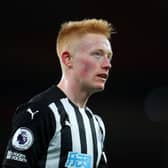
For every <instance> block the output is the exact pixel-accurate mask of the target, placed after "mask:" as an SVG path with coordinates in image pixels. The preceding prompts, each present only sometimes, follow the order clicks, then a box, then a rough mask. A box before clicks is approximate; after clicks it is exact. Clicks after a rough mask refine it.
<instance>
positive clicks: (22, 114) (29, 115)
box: [3, 105, 55, 168]
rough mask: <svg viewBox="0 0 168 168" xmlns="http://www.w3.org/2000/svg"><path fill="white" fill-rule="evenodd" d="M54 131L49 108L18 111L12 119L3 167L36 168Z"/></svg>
mask: <svg viewBox="0 0 168 168" xmlns="http://www.w3.org/2000/svg"><path fill="white" fill-rule="evenodd" d="M33 113H34V114H33ZM54 130H55V120H54V117H53V114H52V112H51V111H49V108H45V107H43V108H42V107H41V106H37V105H29V106H26V107H24V108H21V109H18V110H17V113H16V114H15V115H14V117H13V122H12V131H11V134H10V138H9V140H8V145H7V148H6V152H5V155H4V160H3V165H4V166H6V167H7V166H8V167H9V166H13V167H23V168H24V167H25V168H29V167H36V166H35V165H36V164H37V163H38V162H39V160H41V159H42V156H44V155H45V153H46V152H47V148H48V144H49V141H50V139H51V138H52V136H53V134H54Z"/></svg>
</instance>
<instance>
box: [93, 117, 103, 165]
mask: <svg viewBox="0 0 168 168" xmlns="http://www.w3.org/2000/svg"><path fill="white" fill-rule="evenodd" d="M93 121H94V125H95V129H96V138H97V150H98V158H97V162H96V166H98V164H99V162H100V159H101V153H102V134H101V130H100V127H99V124H98V122H97V120H96V119H95V117H93Z"/></svg>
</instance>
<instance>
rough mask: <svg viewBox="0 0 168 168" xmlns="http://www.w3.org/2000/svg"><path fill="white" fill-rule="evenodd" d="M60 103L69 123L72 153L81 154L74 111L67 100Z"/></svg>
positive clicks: (64, 99)
mask: <svg viewBox="0 0 168 168" xmlns="http://www.w3.org/2000/svg"><path fill="white" fill-rule="evenodd" d="M61 102H62V104H63V106H64V108H65V111H66V112H67V115H68V118H69V121H70V123H71V135H72V151H73V152H81V143H80V136H79V127H78V123H77V119H76V115H75V110H74V108H73V107H72V105H71V104H70V102H69V101H68V99H67V98H63V99H61Z"/></svg>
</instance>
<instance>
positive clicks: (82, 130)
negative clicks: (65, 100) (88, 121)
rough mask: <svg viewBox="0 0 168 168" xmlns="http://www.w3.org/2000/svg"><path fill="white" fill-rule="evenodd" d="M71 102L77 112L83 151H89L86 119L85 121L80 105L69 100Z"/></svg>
mask: <svg viewBox="0 0 168 168" xmlns="http://www.w3.org/2000/svg"><path fill="white" fill-rule="evenodd" d="M69 102H70V103H71V105H72V106H73V107H74V109H75V114H76V118H77V123H78V127H79V136H80V143H81V153H87V143H86V130H85V127H84V121H83V118H82V115H81V113H80V111H79V109H78V107H77V106H75V105H74V104H73V103H72V102H71V101H69Z"/></svg>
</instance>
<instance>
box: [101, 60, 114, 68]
mask: <svg viewBox="0 0 168 168" xmlns="http://www.w3.org/2000/svg"><path fill="white" fill-rule="evenodd" d="M102 67H103V68H104V69H107V70H110V69H111V67H112V65H111V60H110V59H109V58H107V57H105V58H104V60H103V63H102Z"/></svg>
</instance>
